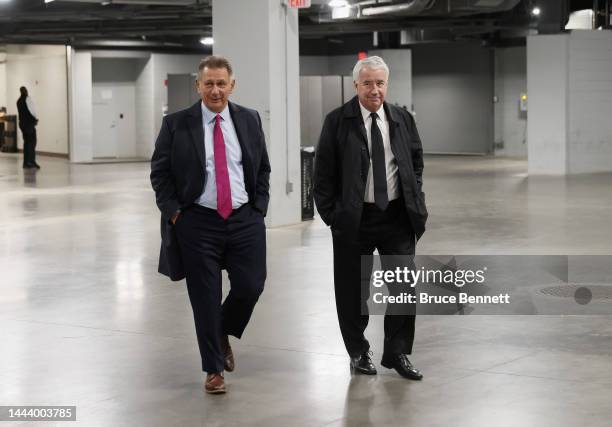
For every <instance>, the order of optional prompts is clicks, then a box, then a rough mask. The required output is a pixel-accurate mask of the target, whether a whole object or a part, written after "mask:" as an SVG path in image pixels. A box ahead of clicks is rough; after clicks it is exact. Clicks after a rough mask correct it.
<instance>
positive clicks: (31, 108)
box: [26, 96, 38, 120]
mask: <svg viewBox="0 0 612 427" xmlns="http://www.w3.org/2000/svg"><path fill="white" fill-rule="evenodd" d="M26 106H27V107H28V110H29V111H30V114H31V115H32V116H33V117H34V118H35V119H36V120H38V116H37V115H36V109H35V108H34V101H32V98H30V97H29V96H28V97H27V98H26Z"/></svg>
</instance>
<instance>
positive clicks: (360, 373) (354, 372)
mask: <svg viewBox="0 0 612 427" xmlns="http://www.w3.org/2000/svg"><path fill="white" fill-rule="evenodd" d="M349 372H350V373H351V375H376V374H377V373H378V372H376V371H374V372H364V371H360V370H359V369H355V368H353V367H352V366H351V367H349Z"/></svg>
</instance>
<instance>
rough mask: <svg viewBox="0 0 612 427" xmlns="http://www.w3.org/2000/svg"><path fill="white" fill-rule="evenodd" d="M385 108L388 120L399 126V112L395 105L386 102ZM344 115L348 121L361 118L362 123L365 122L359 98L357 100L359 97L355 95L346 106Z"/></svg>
mask: <svg viewBox="0 0 612 427" xmlns="http://www.w3.org/2000/svg"><path fill="white" fill-rule="evenodd" d="M383 108H384V109H385V114H386V116H387V120H388V121H389V122H392V123H393V124H394V125H395V126H397V124H398V123H399V117H398V116H397V114H398V113H397V111H395V108H396V107H395V106H393V105H389V104H388V103H387V102H384V103H383ZM343 113H344V117H346V118H347V119H350V118H360V121H361V122H363V117H362V115H361V108H360V107H359V98H357V95H355V96H354V97H353V99H351V100H350V101H348V102H347V103H346V104H344V108H343Z"/></svg>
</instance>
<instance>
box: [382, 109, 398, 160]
mask: <svg viewBox="0 0 612 427" xmlns="http://www.w3.org/2000/svg"><path fill="white" fill-rule="evenodd" d="M384 109H385V115H386V116H387V121H388V124H389V144H390V145H391V151H392V152H393V155H394V156H395V157H396V158H397V159H400V158H401V156H399V150H400V147H401V146H402V143H401V141H400V140H399V139H400V134H399V132H398V131H397V127H398V126H399V122H398V117H397V115H396V114H395V113H394V112H393V110H392V109H391V107H389V105H387V103H386V102H385V104H384Z"/></svg>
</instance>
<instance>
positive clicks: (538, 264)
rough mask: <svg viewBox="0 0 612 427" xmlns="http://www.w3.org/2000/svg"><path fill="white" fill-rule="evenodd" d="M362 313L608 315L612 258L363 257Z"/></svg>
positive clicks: (610, 311) (611, 296)
mask: <svg viewBox="0 0 612 427" xmlns="http://www.w3.org/2000/svg"><path fill="white" fill-rule="evenodd" d="M361 300H362V304H361V312H362V314H390V315H406V314H449V315H454V314H502V315H508V314H518V315H534V314H542V315H591V314H592V315H602V314H612V256H603V255H596V256H587V255H471V256H466V255H463V256H453V255H435V256H430V255H417V256H408V255H401V256H400V255H382V256H379V255H370V256H366V255H364V256H362V257H361Z"/></svg>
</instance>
